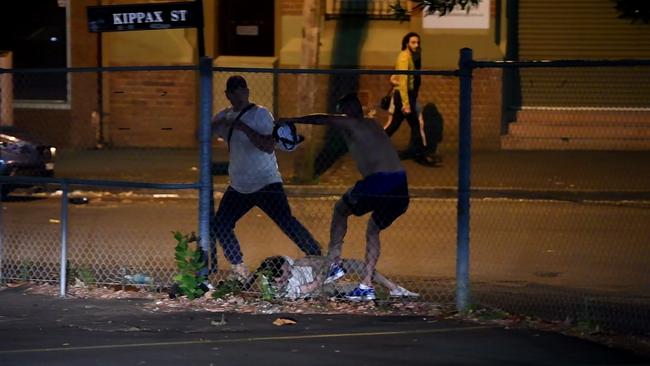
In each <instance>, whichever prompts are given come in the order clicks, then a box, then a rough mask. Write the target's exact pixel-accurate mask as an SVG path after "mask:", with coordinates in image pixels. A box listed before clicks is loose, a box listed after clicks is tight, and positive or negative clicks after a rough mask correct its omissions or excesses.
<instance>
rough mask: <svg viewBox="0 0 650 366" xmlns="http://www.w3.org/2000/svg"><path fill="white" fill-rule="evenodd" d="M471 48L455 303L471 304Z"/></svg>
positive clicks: (465, 56)
mask: <svg viewBox="0 0 650 366" xmlns="http://www.w3.org/2000/svg"><path fill="white" fill-rule="evenodd" d="M472 62H473V61H472V49H471V48H463V49H461V50H460V61H459V64H458V66H459V71H460V100H459V108H460V110H459V128H458V133H459V136H458V141H459V147H458V208H457V220H458V222H457V229H456V230H457V233H456V307H457V308H458V310H459V311H461V312H465V311H467V309H468V307H469V301H470V300H469V297H470V281H469V258H470V256H469V249H470V248H469V233H470V228H469V224H470V220H469V219H470V207H469V204H470V202H469V200H470V177H471V154H472Z"/></svg>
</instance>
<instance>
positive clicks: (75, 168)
mask: <svg viewBox="0 0 650 366" xmlns="http://www.w3.org/2000/svg"><path fill="white" fill-rule="evenodd" d="M301 153H302V151H301V150H298V151H296V152H294V153H282V152H278V153H277V155H278V161H279V166H280V170H281V172H282V175H283V177H284V179H285V185H286V187H287V189H288V190H293V191H295V192H303V191H310V190H313V191H321V192H330V191H331V192H335V193H337V192H339V191H341V190H342V189H344V188H345V187H348V186H350V185H351V184H352V183H354V181H356V180H357V179H359V174H358V172H357V169H356V166H355V164H354V162H353V161H351V159H350V157H349V154H346V155H344V156H342V157H341V158H339V159H337V160H336V161H335V162H334V163H333V164H332V165H331V167H330V168H329V169H328V170H327V171H326V172H325V173H324V174H322V175H321V176H320V177H319V178H318V183H317V184H312V185H294V184H293V182H292V178H291V177H293V176H294V174H293V173H294V164H295V158H296V157H298V156H299V154H301ZM440 155H441V156H442V159H443V163H442V164H441V166H439V167H426V166H422V165H420V164H417V163H416V162H414V161H412V160H407V161H404V165H405V167H406V170H407V173H408V177H409V185H410V186H411V188H412V190H413V192H414V193H415V194H423V195H454V194H455V193H454V190H455V189H456V187H457V181H458V179H457V177H458V156H457V152H456V151H453V150H447V151H445V150H443V151H441V152H440ZM226 156H227V155H226V151H225V149H223V148H216V149H214V151H213V162H214V164H213V167H214V172H215V174H214V183H215V185H225V184H226V183H227V175H226V174H225V171H224V169H225V167H226V164H225V163H224V160H225V157H226ZM198 166H199V153H198V150H196V149H103V150H62V151H60V152H59V153H58V155H57V163H56V176H57V177H60V178H78V179H93V180H95V179H97V180H123V181H137V182H156V183H189V182H196V181H197V180H198V173H199V171H198ZM648 167H650V151H614V152H609V151H476V152H474V153H473V155H472V177H471V182H472V188H473V190H474V192H475V193H476V194H477V195H479V196H480V195H487V196H490V195H493V196H500V195H504V194H505V195H509V196H515V197H517V196H518V195H522V196H524V197H526V196H531V195H532V196H536V197H542V198H544V197H546V196H548V197H549V198H553V197H554V196H560V197H566V198H568V199H573V198H576V197H581V198H583V199H615V200H625V199H633V200H648V199H650V169H648ZM187 192H188V191H186V193H187ZM179 193H182V192H179Z"/></svg>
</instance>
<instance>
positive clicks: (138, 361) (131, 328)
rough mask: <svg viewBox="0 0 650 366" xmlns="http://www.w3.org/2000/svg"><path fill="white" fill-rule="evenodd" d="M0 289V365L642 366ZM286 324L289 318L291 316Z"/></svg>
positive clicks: (448, 329)
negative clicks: (161, 310)
mask: <svg viewBox="0 0 650 366" xmlns="http://www.w3.org/2000/svg"><path fill="white" fill-rule="evenodd" d="M21 291H22V290H21V289H5V290H4V291H0V339H1V340H2V342H0V365H3V366H4V365H6V366H13V365H20V366H25V365H45V364H46V365H179V364H190V365H222V364H228V365H267V364H271V365H278V364H287V365H341V366H343V365H354V366H361V365H378V366H379V365H391V366H392V365H438V364H439V365H577V364H580V365H643V364H648V359H644V358H642V357H640V356H636V355H634V354H632V353H630V352H626V351H621V350H615V349H610V348H608V347H606V346H603V345H598V344H595V343H591V342H588V341H584V340H579V339H576V338H571V337H567V336H563V335H560V334H557V333H547V332H539V331H533V330H524V329H503V328H500V327H494V326H489V325H480V324H475V323H463V322H460V321H453V320H443V319H436V318H427V317H413V316H410V317H407V316H356V315H308V314H290V315H288V316H290V317H291V318H293V319H295V320H296V321H297V323H296V324H295V325H292V326H283V327H277V326H275V325H273V324H272V322H273V320H274V319H275V318H277V317H280V316H283V314H266V315H251V314H230V313H227V314H222V313H209V312H200V311H199V312H176V313H163V314H161V313H153V312H147V311H144V310H142V309H141V306H140V304H141V303H142V300H93V299H60V298H55V297H48V296H38V295H24V294H22V293H21ZM285 316H286V315H285Z"/></svg>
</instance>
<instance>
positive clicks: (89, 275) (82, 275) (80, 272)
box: [74, 267, 97, 286]
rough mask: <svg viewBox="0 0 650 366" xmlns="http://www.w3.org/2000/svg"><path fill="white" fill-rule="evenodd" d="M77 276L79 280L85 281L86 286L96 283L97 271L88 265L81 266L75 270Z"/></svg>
mask: <svg viewBox="0 0 650 366" xmlns="http://www.w3.org/2000/svg"><path fill="white" fill-rule="evenodd" d="M74 273H75V277H76V278H78V279H79V281H81V282H83V283H84V284H85V285H86V286H90V285H94V284H95V283H96V282H97V280H96V279H95V273H94V272H93V270H92V269H90V268H86V267H79V268H77V269H76V270H75V272H74Z"/></svg>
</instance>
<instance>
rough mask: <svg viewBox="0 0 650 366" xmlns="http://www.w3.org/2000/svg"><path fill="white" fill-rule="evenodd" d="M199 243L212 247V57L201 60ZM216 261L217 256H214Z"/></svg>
mask: <svg viewBox="0 0 650 366" xmlns="http://www.w3.org/2000/svg"><path fill="white" fill-rule="evenodd" d="M199 75H200V76H199V78H200V81H199V85H200V95H199V100H200V111H199V145H200V147H199V149H200V152H199V153H200V157H199V160H200V162H199V164H200V177H199V186H200V188H199V238H200V239H199V241H200V242H199V244H200V245H201V248H202V249H203V251H204V252H205V253H209V248H210V218H211V216H212V206H213V204H212V200H213V194H212V144H211V142H212V126H211V124H210V120H211V119H212V83H213V81H212V80H213V79H212V58H210V57H201V59H200V60H199ZM212 260H213V261H216V258H212Z"/></svg>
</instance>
